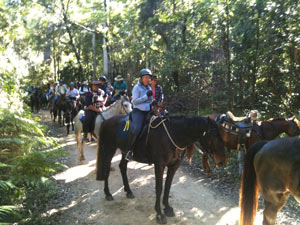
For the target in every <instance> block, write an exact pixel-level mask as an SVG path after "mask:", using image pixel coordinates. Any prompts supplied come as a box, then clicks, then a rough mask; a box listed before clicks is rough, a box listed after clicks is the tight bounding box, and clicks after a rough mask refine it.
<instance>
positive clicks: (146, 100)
mask: <svg viewBox="0 0 300 225" xmlns="http://www.w3.org/2000/svg"><path fill="white" fill-rule="evenodd" d="M139 76H140V81H139V82H138V83H137V84H136V85H135V86H134V87H133V90H132V103H133V110H132V130H131V132H130V136H131V137H130V138H129V140H130V141H131V143H130V147H129V151H128V153H127V155H126V159H127V160H131V159H132V158H133V155H132V151H133V149H134V147H135V142H136V139H137V137H138V136H139V134H140V131H141V129H142V126H143V122H144V119H145V117H146V115H147V114H148V113H149V112H150V104H151V102H152V100H153V97H152V95H153V93H152V90H151V86H150V78H151V76H152V72H151V70H149V69H142V70H141V71H140V75H139Z"/></svg>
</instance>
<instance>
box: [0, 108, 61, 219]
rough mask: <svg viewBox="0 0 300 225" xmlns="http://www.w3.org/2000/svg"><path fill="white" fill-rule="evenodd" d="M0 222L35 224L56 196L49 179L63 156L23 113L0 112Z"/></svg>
mask: <svg viewBox="0 0 300 225" xmlns="http://www.w3.org/2000/svg"><path fill="white" fill-rule="evenodd" d="M0 124H1V125H0V137H1V138H0V162H1V163H0V196H1V198H0V222H16V221H19V220H20V219H21V218H27V217H31V220H35V219H36V218H37V217H39V215H40V211H41V210H43V208H45V207H46V204H47V202H48V201H49V199H51V197H53V196H54V195H55V193H56V189H55V185H54V183H53V181H52V180H51V179H49V178H50V177H51V175H53V174H54V173H55V172H57V171H59V170H61V169H62V168H63V165H62V164H60V163H58V162H57V159H59V158H60V157H62V156H64V155H65V154H66V153H65V152H64V151H63V149H61V148H60V147H59V144H58V143H57V142H56V141H55V140H54V139H52V138H49V137H46V136H45V135H44V132H45V127H43V126H41V125H40V124H39V123H38V119H36V118H34V117H32V116H31V114H28V113H26V112H23V113H18V112H10V111H8V110H7V109H0Z"/></svg>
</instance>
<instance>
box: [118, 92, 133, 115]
mask: <svg viewBox="0 0 300 225" xmlns="http://www.w3.org/2000/svg"><path fill="white" fill-rule="evenodd" d="M116 104H117V105H118V111H119V112H120V114H123V115H127V114H129V113H130V112H131V111H132V105H131V102H130V99H129V98H128V96H127V95H120V98H119V99H118V100H117V101H116Z"/></svg>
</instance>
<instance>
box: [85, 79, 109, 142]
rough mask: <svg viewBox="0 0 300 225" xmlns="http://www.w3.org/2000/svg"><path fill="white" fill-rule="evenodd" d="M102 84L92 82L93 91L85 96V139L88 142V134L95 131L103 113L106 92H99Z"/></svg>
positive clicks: (95, 81) (96, 81)
mask: <svg viewBox="0 0 300 225" xmlns="http://www.w3.org/2000/svg"><path fill="white" fill-rule="evenodd" d="M99 85H100V82H99V81H98V80H94V81H92V89H91V91H90V92H87V93H86V95H85V105H86V106H87V109H86V110H85V118H84V120H83V127H82V128H83V133H84V134H83V139H84V140H85V141H87V134H88V133H91V134H92V132H93V131H94V126H95V120H96V117H97V114H98V113H100V112H102V109H101V107H102V103H103V95H104V92H103V91H102V90H99Z"/></svg>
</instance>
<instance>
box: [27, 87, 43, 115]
mask: <svg viewBox="0 0 300 225" xmlns="http://www.w3.org/2000/svg"><path fill="white" fill-rule="evenodd" d="M41 95H42V93H41V90H40V89H38V88H35V90H33V92H32V94H31V96H30V106H31V112H34V109H36V111H37V112H39V111H40V107H41Z"/></svg>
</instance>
